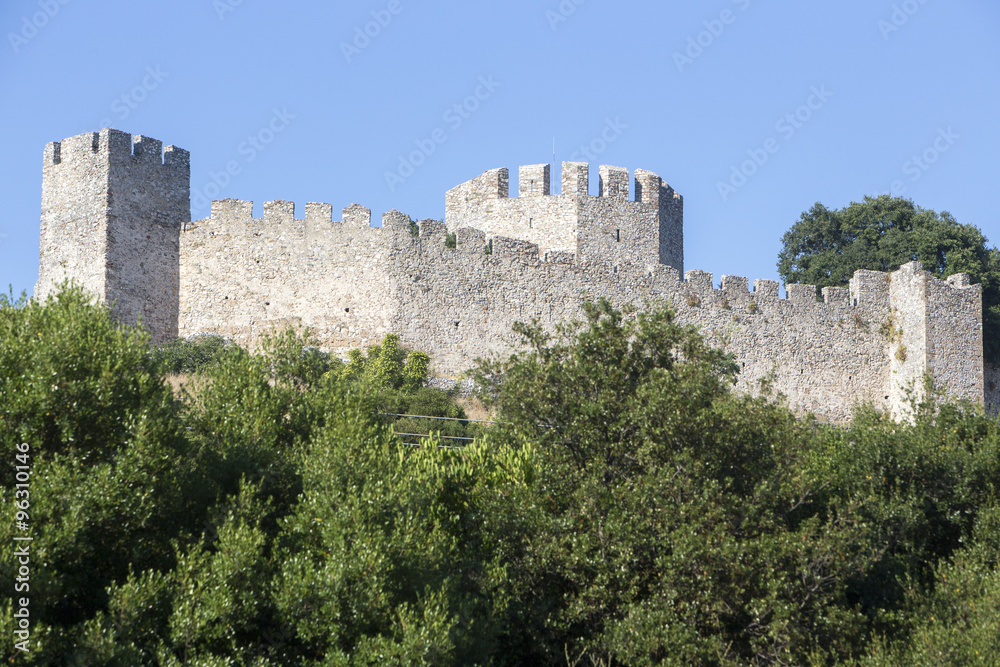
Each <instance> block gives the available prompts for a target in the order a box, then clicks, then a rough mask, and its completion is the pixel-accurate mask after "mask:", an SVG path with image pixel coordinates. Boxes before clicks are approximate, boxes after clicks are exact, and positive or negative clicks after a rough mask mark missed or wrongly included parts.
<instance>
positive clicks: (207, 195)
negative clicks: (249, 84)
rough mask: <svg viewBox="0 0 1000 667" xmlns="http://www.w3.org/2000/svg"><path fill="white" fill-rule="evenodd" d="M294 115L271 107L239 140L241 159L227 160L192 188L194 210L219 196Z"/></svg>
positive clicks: (265, 148)
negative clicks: (258, 125) (263, 119)
mask: <svg viewBox="0 0 1000 667" xmlns="http://www.w3.org/2000/svg"><path fill="white" fill-rule="evenodd" d="M294 119H295V115H294V114H291V113H289V112H288V109H285V108H281V109H277V108H276V109H273V110H272V112H271V118H270V119H269V120H268V121H267V123H266V124H265V125H264V126H263V127H262V128H260V129H259V130H258V131H257V132H254V133H253V134H250V135H247V138H246V140H245V141H242V142H240V145H239V146H237V147H236V152H237V154H238V155H240V156H241V159H232V160H229V161H228V162H226V164H225V167H224V168H223V169H220V170H219V171H212V172H209V177H210V178H211V181H210V182H208V183H206V184H205V185H203V186H202V187H200V188H193V189H192V190H191V205H192V206H193V207H194V208H195V210H199V209H203V208H205V207H207V206H209V205H210V204H211V203H212V202H213V201H214V200H216V199H218V198H219V195H220V194H222V191H223V190H225V189H226V188H227V187H229V184H230V183H232V182H233V178H234V177H236V176H239V175H240V174H242V173H243V168H244V167H245V166H246V165H248V164H250V163H251V162H253V161H254V160H256V159H257V156H258V155H260V154H261V153H263V152H264V151H266V150H267V147H268V146H269V145H271V143H272V142H274V140H275V138H276V137H277V136H278V135H279V134H281V133H282V132H284V131H285V130H286V129H287V128H288V126H289V125H290V124H291V121H293V120H294Z"/></svg>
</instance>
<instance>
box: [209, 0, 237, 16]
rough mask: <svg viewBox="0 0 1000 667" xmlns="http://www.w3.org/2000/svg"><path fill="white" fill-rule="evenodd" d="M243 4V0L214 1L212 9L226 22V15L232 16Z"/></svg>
mask: <svg viewBox="0 0 1000 667" xmlns="http://www.w3.org/2000/svg"><path fill="white" fill-rule="evenodd" d="M242 4H243V0H212V8H213V9H214V10H215V15H216V16H218V17H219V20H220V21H225V20H226V14H232V13H233V12H235V11H236V8H237V7H239V6H240V5H242Z"/></svg>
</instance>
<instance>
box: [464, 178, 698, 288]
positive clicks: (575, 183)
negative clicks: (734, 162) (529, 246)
mask: <svg viewBox="0 0 1000 667" xmlns="http://www.w3.org/2000/svg"><path fill="white" fill-rule="evenodd" d="M598 176H599V179H600V180H599V184H598V193H597V195H596V196H592V195H591V194H590V191H589V190H590V166H589V165H588V164H587V163H586V162H563V163H562V174H561V178H562V192H561V193H560V194H554V193H553V192H552V174H551V169H550V167H549V165H547V164H533V165H524V166H521V167H519V168H518V183H517V191H518V196H517V197H510V173H509V171H508V170H507V168H506V167H503V168H499V169H491V170H489V171H487V172H485V173H483V174H481V175H480V176H477V177H476V178H474V179H472V180H470V181H467V182H466V183H463V184H461V185H459V186H457V187H455V188H452V189H451V190H449V191H448V192H447V194H446V195H445V223H446V224H447V226H448V229H450V230H451V231H455V230H458V229H460V228H462V227H475V228H478V229H481V230H483V231H484V232H485V233H486V235H487V236H494V235H502V236H507V237H511V238H520V239H524V240H526V241H530V242H532V243H535V244H536V245H538V247H539V249H540V251H541V252H542V253H549V252H563V253H573V254H574V255H576V256H579V257H587V258H588V259H589V260H591V261H594V262H609V263H611V264H612V266H620V265H623V264H626V263H638V264H648V265H654V264H667V265H669V266H673V267H675V268H677V269H678V270H682V269H683V261H684V250H683V198H682V197H681V196H680V195H679V194H677V193H676V192H674V190H673V189H672V188H671V187H670V186H669V185H667V184H666V183H665V182H664V181H663V179H662V178H660V177H659V176H658V175H657V174H655V173H653V172H651V171H646V170H642V169H639V170H636V173H635V187H634V197H633V198H630V194H631V192H632V191H633V188H632V187H631V178H630V175H629V171H628V169H625V168H623V167H613V166H609V165H601V166H600V167H598Z"/></svg>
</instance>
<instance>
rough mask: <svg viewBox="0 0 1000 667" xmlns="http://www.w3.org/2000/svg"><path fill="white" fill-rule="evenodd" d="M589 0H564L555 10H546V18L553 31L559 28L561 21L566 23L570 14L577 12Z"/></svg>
mask: <svg viewBox="0 0 1000 667" xmlns="http://www.w3.org/2000/svg"><path fill="white" fill-rule="evenodd" d="M586 1H587V0H562V2H560V3H559V6H558V7H556V9H555V10H551V9H547V10H545V20H547V21H548V22H549V27H550V28H552V32H555V31H556V30H558V29H559V24H560V23H565V22H566V21H568V20H569V17H570V16H573V14H576V10H577V9H578V8H579V7H580V5H582V4H583V3H585V2H586Z"/></svg>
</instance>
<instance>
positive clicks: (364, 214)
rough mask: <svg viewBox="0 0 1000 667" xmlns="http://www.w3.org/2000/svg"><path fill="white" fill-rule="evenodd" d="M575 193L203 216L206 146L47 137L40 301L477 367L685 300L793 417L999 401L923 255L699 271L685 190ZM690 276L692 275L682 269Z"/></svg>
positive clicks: (969, 333)
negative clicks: (414, 214)
mask: <svg viewBox="0 0 1000 667" xmlns="http://www.w3.org/2000/svg"><path fill="white" fill-rule="evenodd" d="M561 176H562V189H561V194H553V193H552V191H551V174H550V169H549V165H532V166H526V167H521V168H520V169H519V172H518V196H517V197H511V196H510V193H509V174H508V171H507V170H506V169H495V170H491V171H488V172H486V173H485V174H483V175H481V176H479V177H477V178H475V179H473V180H471V181H469V182H467V183H464V184H462V185H459V186H458V187H456V188H454V189H452V190H450V191H449V192H448V193H447V194H446V216H445V222H444V223H443V224H442V223H441V222H437V221H433V220H425V221H420V222H419V223H413V222H412V221H411V220H410V218H409V217H407V216H405V215H403V214H402V213H399V212H397V211H390V212H388V213H386V214H385V215H383V216H382V224H381V227H372V226H371V211H369V210H368V209H366V208H364V207H362V206H359V205H357V204H351V205H350V206H348V207H347V208H345V209H343V214H342V217H341V219H340V220H339V221H335V220H334V219H333V207H332V206H331V205H330V204H316V203H309V204H306V205H305V210H304V214H303V216H302V217H301V218H299V217H296V209H295V205H294V204H292V203H290V202H285V201H272V202H265V203H264V206H263V217H261V218H255V217H253V214H252V202H248V201H238V200H233V199H226V200H221V201H215V202H213V203H212V212H211V215H210V216H209V217H208V218H205V219H203V220H198V221H193V222H192V221H191V220H190V219H189V218H190V156H189V153H188V152H187V151H185V150H182V149H179V148H177V147H174V146H167V147H166V149H164V148H163V146H162V144H161V143H160V142H159V141H157V140H155V139H151V138H149V137H145V136H135V137H133V136H131V135H129V134H126V133H124V132H120V131H117V130H110V129H104V130H101V131H100V132H96V133H87V134H82V135H79V136H75V137H70V138H68V139H64V140H63V141H61V142H53V143H50V144H48V145H47V146H46V148H45V153H44V166H43V186H42V216H41V244H40V266H39V277H38V283H37V285H36V287H35V296H36V297H39V298H43V297H45V296H46V295H47V294H50V293H52V292H53V291H54V290H55V289H56V287H57V286H58V285H59V284H60V283H61V282H62V281H63V280H64V279H65V278H67V277H69V278H73V279H75V280H76V281H77V282H79V283H80V284H82V285H83V286H84V287H85V288H87V289H88V290H90V291H91V292H93V293H94V294H96V295H98V296H99V297H100V298H102V299H104V300H106V301H107V302H108V303H113V304H114V308H115V314H116V316H117V317H119V318H120V319H122V320H123V321H126V322H135V321H136V320H137V319H138V318H140V317H141V320H142V322H143V323H144V324H145V326H147V327H148V328H149V330H150V331H151V333H152V335H153V337H154V340H156V341H167V340H171V339H173V338H175V337H177V336H190V335H192V334H198V333H217V334H221V335H223V336H227V337H230V338H232V339H234V340H235V341H237V342H239V343H241V344H245V345H253V344H254V343H255V341H256V340H258V338H259V337H260V336H261V335H262V334H263V333H265V332H267V331H270V330H272V329H274V328H275V327H286V326H288V325H293V326H308V327H309V328H310V330H311V331H312V332H313V334H314V336H315V337H316V339H317V340H318V341H319V343H320V345H321V346H322V347H323V348H324V349H326V350H328V351H331V352H335V353H339V354H344V353H345V352H346V350H348V349H350V348H355V347H364V346H366V345H369V344H373V343H376V342H378V341H380V340H381V339H382V337H383V336H384V335H385V334H387V333H396V334H398V335H399V336H400V338H401V340H402V342H403V343H404V344H405V345H407V346H410V347H412V348H415V349H420V350H423V351H426V352H427V353H429V354H430V355H431V359H432V362H433V364H434V366H433V367H432V370H433V371H434V372H436V373H437V374H438V375H442V376H452V377H454V376H457V375H458V374H460V373H461V372H462V371H465V370H466V369H468V368H470V367H472V366H473V365H474V363H475V359H476V358H477V357H485V356H487V355H489V354H491V353H504V352H507V351H508V350H509V349H510V348H509V345H510V343H511V341H512V336H511V325H512V324H513V323H514V322H515V321H518V320H521V321H529V320H531V319H533V318H537V319H538V320H540V321H541V322H542V323H543V324H544V325H546V326H552V325H554V324H555V323H557V322H560V321H562V320H565V319H569V318H579V317H580V316H581V311H580V304H581V303H582V302H583V301H584V300H587V299H589V300H595V299H597V298H599V297H607V298H609V299H610V300H611V301H613V302H614V303H616V304H624V303H631V304H634V305H636V306H638V307H644V306H646V305H647V304H649V303H651V302H654V301H666V302H668V303H669V304H671V306H672V307H673V308H674V309H675V310H676V312H677V317H678V320H679V321H680V322H682V323H690V324H694V325H697V326H698V327H699V328H700V329H701V331H702V333H703V334H704V335H705V336H706V337H707V338H708V340H709V341H710V342H712V343H713V344H715V345H720V346H723V347H725V349H726V350H728V351H729V352H731V353H732V354H733V355H734V358H735V359H736V361H737V362H738V364H739V367H740V373H739V379H738V383H737V387H738V388H739V389H741V390H743V391H748V392H755V391H759V390H760V387H761V383H762V382H763V381H767V382H770V383H771V385H772V386H773V387H774V388H775V389H777V390H778V391H780V392H782V393H783V394H785V395H786V396H787V398H788V402H789V404H790V405H791V407H792V408H793V409H796V410H798V411H801V412H804V411H811V412H813V413H815V414H817V415H820V416H821V417H823V418H826V419H829V420H831V421H837V422H844V421H848V420H849V419H850V413H851V410H852V407H853V406H854V405H855V404H856V403H857V402H859V401H866V402H870V403H872V404H874V405H875V406H877V407H878V408H880V409H882V410H885V411H888V412H890V413H891V414H893V415H896V416H902V415H904V414H905V412H906V405H907V392H908V390H910V389H911V388H913V387H917V388H919V386H920V385H921V381H922V378H923V377H924V376H925V374H927V373H929V374H930V375H931V376H932V377H933V378H934V380H935V382H936V383H938V384H939V385H940V386H943V387H945V388H946V391H947V392H948V393H949V394H950V395H952V396H954V397H958V398H966V399H969V400H971V401H974V402H977V403H980V404H982V403H983V402H984V401H985V402H986V404H987V406H988V407H990V408H993V409H995V406H996V405H997V403H998V401H997V398H998V396H997V394H998V393H1000V392H998V391H997V390H996V383H997V382H998V381H1000V377H998V372H997V370H996V369H994V368H992V367H984V364H983V355H982V349H983V340H982V335H983V334H982V306H981V288H980V286H979V285H970V284H969V280H968V277H967V276H966V275H964V274H959V275H955V276H952V277H951V278H949V279H948V280H947V281H942V280H938V279H936V278H934V277H933V276H932V275H931V274H930V273H928V272H925V271H923V270H922V268H921V266H920V264H919V263H915V262H914V263H911V264H907V265H905V266H903V267H901V268H900V269H899V270H898V271H895V272H893V273H880V272H876V271H858V272H857V273H855V275H854V278H853V279H852V280H851V283H850V288H849V289H848V288H836V287H827V288H824V289H823V290H822V301H818V300H817V298H816V289H815V288H814V287H813V286H810V285H787V287H786V292H787V298H780V297H779V292H778V287H779V285H778V283H777V282H775V281H771V280H756V281H754V284H753V291H750V290H749V285H748V281H747V279H746V278H742V277H737V276H722V279H721V286H720V287H719V288H716V287H715V285H714V283H713V277H712V275H711V274H709V273H705V272H703V271H697V270H692V271H687V272H686V273H683V270H684V267H683V265H684V252H683V199H682V198H681V196H680V195H679V194H677V193H676V192H674V191H673V189H671V188H670V186H668V185H667V184H666V183H665V182H664V181H663V180H662V179H661V178H660V177H659V176H657V175H656V174H654V173H651V172H648V171H642V170H636V172H635V184H634V198H630V190H631V189H632V188H630V176H629V172H628V171H627V170H625V169H621V168H617V167H607V166H602V167H600V171H599V179H600V192H599V195H598V196H596V197H594V196H591V195H589V169H588V165H587V164H586V163H569V162H567V163H563V165H562V174H561ZM682 273H683V279H682Z"/></svg>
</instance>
